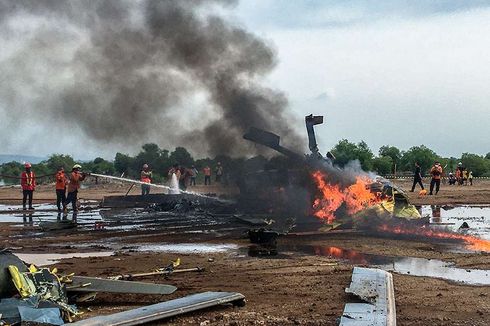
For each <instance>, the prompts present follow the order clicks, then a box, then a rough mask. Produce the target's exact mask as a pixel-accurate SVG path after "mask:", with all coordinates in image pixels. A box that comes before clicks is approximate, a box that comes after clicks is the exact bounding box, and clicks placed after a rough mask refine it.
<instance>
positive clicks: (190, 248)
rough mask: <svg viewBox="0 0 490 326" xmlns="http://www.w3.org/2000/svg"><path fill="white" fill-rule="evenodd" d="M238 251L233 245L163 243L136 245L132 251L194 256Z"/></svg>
mask: <svg viewBox="0 0 490 326" xmlns="http://www.w3.org/2000/svg"><path fill="white" fill-rule="evenodd" d="M236 249H238V246H237V245H235V244H213V243H176V244H172V243H165V244H147V245H138V246H136V247H135V248H134V249H133V250H135V251H150V252H172V253H180V254H195V253H199V254H202V253H219V252H227V251H231V250H236Z"/></svg>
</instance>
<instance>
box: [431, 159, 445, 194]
mask: <svg viewBox="0 0 490 326" xmlns="http://www.w3.org/2000/svg"><path fill="white" fill-rule="evenodd" d="M430 174H431V176H432V179H431V180H430V191H429V195H432V194H433V190H434V186H435V187H436V195H437V193H438V192H439V188H440V186H441V175H442V167H441V164H440V163H439V162H435V163H434V165H433V166H432V168H431V169H430Z"/></svg>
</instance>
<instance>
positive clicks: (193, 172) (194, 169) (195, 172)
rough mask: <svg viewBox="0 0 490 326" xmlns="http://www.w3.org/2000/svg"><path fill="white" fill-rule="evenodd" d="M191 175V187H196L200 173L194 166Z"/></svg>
mask: <svg viewBox="0 0 490 326" xmlns="http://www.w3.org/2000/svg"><path fill="white" fill-rule="evenodd" d="M189 173H190V174H191V182H190V184H189V186H195V185H196V177H197V175H198V174H199V171H197V169H196V167H195V166H194V165H193V166H191V169H190V171H189Z"/></svg>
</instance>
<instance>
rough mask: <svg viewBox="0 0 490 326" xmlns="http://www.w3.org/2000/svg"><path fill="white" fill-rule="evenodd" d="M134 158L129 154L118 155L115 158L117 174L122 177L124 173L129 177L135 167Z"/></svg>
mask: <svg viewBox="0 0 490 326" xmlns="http://www.w3.org/2000/svg"><path fill="white" fill-rule="evenodd" d="M133 161H134V158H132V157H131V156H129V155H127V154H122V153H119V152H118V153H116V157H115V158H114V169H115V170H116V172H118V173H119V174H120V175H122V174H123V173H124V174H125V175H128V174H129V172H130V169H131V166H132V165H133Z"/></svg>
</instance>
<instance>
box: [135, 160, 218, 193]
mask: <svg viewBox="0 0 490 326" xmlns="http://www.w3.org/2000/svg"><path fill="white" fill-rule="evenodd" d="M202 172H203V175H204V185H206V186H207V185H211V168H210V167H209V166H208V165H206V166H205V167H204V168H203V169H202ZM223 172H224V170H223V166H222V165H221V162H218V163H217V165H216V168H215V170H214V173H215V181H216V182H218V183H219V182H221V179H222V177H223ZM198 174H199V171H198V170H197V169H196V167H195V166H194V165H192V166H191V167H190V168H186V167H184V166H181V165H179V164H174V165H173V166H172V167H171V168H170V169H169V171H168V173H167V176H168V179H169V182H171V179H172V175H175V177H176V179H177V180H178V183H179V189H181V190H186V189H187V186H195V185H196V178H197V175H198ZM140 181H141V182H142V183H144V184H142V185H141V194H142V195H143V196H145V195H148V194H149V193H150V185H149V184H150V183H151V182H152V171H151V170H150V167H149V165H148V164H143V168H142V170H141V174H140ZM146 183H148V185H147V184H146Z"/></svg>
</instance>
